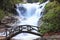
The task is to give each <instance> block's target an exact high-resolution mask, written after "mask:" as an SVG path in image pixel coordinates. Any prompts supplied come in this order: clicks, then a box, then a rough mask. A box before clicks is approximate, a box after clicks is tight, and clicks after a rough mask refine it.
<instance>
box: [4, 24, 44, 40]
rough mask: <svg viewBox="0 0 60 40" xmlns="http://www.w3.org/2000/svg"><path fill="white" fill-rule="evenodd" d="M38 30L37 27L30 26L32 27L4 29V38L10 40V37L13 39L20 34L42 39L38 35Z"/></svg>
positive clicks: (21, 26) (23, 26)
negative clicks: (28, 34)
mask: <svg viewBox="0 0 60 40" xmlns="http://www.w3.org/2000/svg"><path fill="white" fill-rule="evenodd" d="M36 28H37V29H36ZM38 29H39V27H37V26H32V25H20V26H17V27H10V28H7V27H6V28H5V34H6V36H5V37H6V40H10V39H11V38H12V37H14V36H16V35H18V34H20V33H31V34H34V35H38V36H40V37H43V36H42V35H41V34H39V32H38ZM32 30H35V31H37V32H33V31H32Z"/></svg>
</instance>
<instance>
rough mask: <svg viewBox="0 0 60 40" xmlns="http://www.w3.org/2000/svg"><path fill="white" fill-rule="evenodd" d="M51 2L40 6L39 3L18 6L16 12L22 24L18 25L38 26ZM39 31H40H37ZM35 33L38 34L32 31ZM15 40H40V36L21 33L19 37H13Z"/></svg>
mask: <svg viewBox="0 0 60 40" xmlns="http://www.w3.org/2000/svg"><path fill="white" fill-rule="evenodd" d="M48 2H49V1H47V2H45V3H42V4H39V3H26V4H21V3H20V4H16V7H17V8H16V11H17V13H18V16H19V17H20V18H19V20H20V22H19V23H17V24H18V25H33V26H38V21H39V19H40V18H41V17H42V15H43V11H44V7H45V5H46V4H47V3H48ZM37 30H38V29H37ZM32 31H33V32H36V31H34V30H32ZM13 38H14V39H20V40H33V39H36V38H39V36H36V35H33V34H29V33H21V34H18V35H17V36H15V37H13Z"/></svg>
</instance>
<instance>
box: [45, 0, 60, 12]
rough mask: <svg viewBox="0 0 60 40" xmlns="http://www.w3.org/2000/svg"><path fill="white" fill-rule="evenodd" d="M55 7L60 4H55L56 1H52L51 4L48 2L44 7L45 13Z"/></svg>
mask: <svg viewBox="0 0 60 40" xmlns="http://www.w3.org/2000/svg"><path fill="white" fill-rule="evenodd" d="M57 6H60V4H59V3H58V2H57V1H53V2H49V3H48V4H47V5H46V6H45V9H46V11H48V10H50V9H52V8H55V7H57Z"/></svg>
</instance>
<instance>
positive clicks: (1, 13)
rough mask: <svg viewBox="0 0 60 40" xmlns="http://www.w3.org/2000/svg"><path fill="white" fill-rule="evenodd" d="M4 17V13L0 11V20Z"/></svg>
mask: <svg viewBox="0 0 60 40" xmlns="http://www.w3.org/2000/svg"><path fill="white" fill-rule="evenodd" d="M4 16H5V13H4V11H3V10H0V20H1V19H2V18H3V17H4Z"/></svg>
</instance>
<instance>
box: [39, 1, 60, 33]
mask: <svg viewBox="0 0 60 40" xmlns="http://www.w3.org/2000/svg"><path fill="white" fill-rule="evenodd" d="M45 9H46V14H45V15H44V16H43V18H42V21H43V24H42V25H41V28H40V32H41V33H42V34H44V33H47V32H58V31H60V3H58V2H57V1H53V2H50V3H48V4H47V5H46V7H45Z"/></svg>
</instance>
